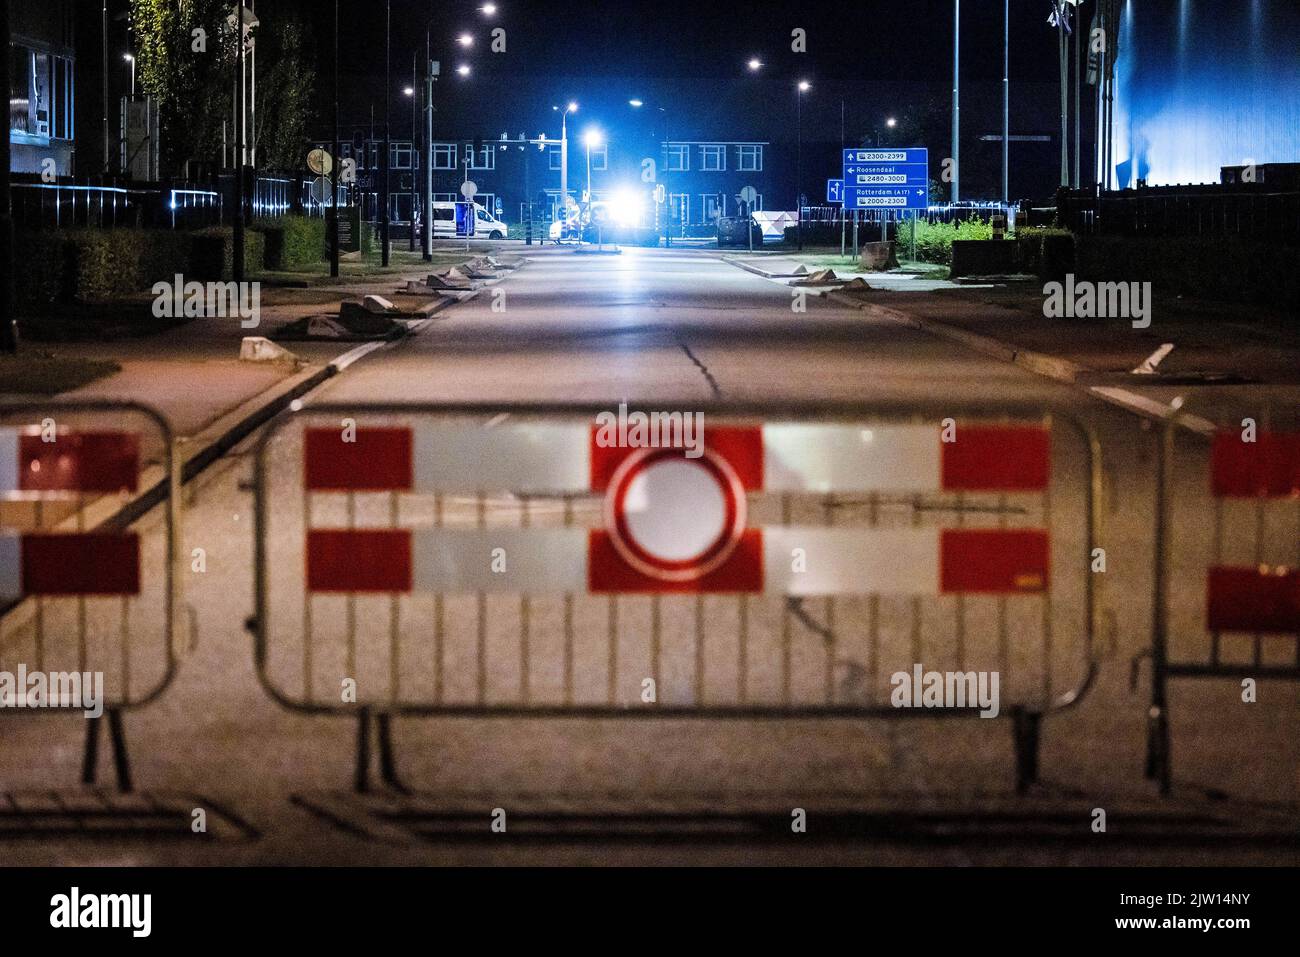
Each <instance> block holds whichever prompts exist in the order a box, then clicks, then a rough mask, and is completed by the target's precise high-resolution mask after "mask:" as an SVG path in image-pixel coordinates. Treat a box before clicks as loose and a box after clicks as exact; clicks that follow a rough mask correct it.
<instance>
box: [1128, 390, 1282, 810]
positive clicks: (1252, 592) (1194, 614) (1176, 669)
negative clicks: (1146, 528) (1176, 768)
mask: <svg viewBox="0 0 1300 957" xmlns="http://www.w3.org/2000/svg"><path fill="white" fill-rule="evenodd" d="M1224 401H1228V403H1229V404H1230V405H1231V404H1232V403H1231V402H1230V400H1224ZM1236 407H1237V408H1238V409H1239V410H1240V414H1239V415H1238V416H1236V421H1235V424H1234V425H1233V427H1231V428H1220V429H1215V428H1214V427H1213V425H1212V423H1209V422H1208V421H1206V420H1203V419H1200V418H1198V417H1195V416H1193V415H1192V414H1191V413H1190V412H1189V411H1188V410H1187V409H1183V410H1182V413H1183V414H1182V415H1181V416H1180V417H1179V418H1177V419H1175V420H1174V421H1172V422H1171V423H1170V424H1169V425H1168V426H1167V427H1166V429H1165V432H1164V436H1163V441H1162V444H1161V455H1160V465H1159V469H1158V478H1157V482H1158V485H1157V489H1158V491H1157V504H1156V567H1155V616H1154V627H1153V636H1152V648H1151V659H1152V678H1151V709H1150V712H1149V722H1148V736H1147V764H1146V776H1147V777H1148V778H1152V779H1154V780H1156V781H1157V782H1159V785H1160V790H1161V793H1168V792H1169V789H1170V782H1171V775H1172V751H1171V730H1170V724H1169V701H1168V685H1169V682H1170V681H1171V680H1172V679H1175V678H1237V679H1241V680H1243V681H1244V680H1245V679H1250V680H1252V681H1259V680H1287V681H1297V680H1300V408H1297V407H1296V406H1295V405H1294V404H1293V403H1292V404H1290V405H1289V406H1277V407H1272V404H1271V403H1267V402H1249V401H1247V402H1243V403H1238V404H1236ZM1224 421H1227V420H1226V419H1224ZM1243 690H1244V689H1243Z"/></svg>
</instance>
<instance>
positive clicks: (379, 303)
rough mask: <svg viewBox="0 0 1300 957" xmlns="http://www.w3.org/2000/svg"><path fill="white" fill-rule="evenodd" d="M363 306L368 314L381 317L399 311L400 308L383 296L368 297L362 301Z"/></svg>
mask: <svg viewBox="0 0 1300 957" xmlns="http://www.w3.org/2000/svg"><path fill="white" fill-rule="evenodd" d="M361 305H362V306H364V307H365V309H366V312H373V313H374V314H375V315H379V316H382V315H385V314H386V313H390V312H397V311H398V308H397V307H396V306H394V305H393V304H392V303H391V302H390V301H389V300H387V299H385V298H384V297H383V296H375V295H367V296H366V297H365V298H364V299H362V300H361Z"/></svg>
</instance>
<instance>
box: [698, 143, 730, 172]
mask: <svg viewBox="0 0 1300 957" xmlns="http://www.w3.org/2000/svg"><path fill="white" fill-rule="evenodd" d="M726 168H727V148H726V147H725V146H701V147H700V169H702V170H709V171H713V172H717V171H721V170H725V169H726Z"/></svg>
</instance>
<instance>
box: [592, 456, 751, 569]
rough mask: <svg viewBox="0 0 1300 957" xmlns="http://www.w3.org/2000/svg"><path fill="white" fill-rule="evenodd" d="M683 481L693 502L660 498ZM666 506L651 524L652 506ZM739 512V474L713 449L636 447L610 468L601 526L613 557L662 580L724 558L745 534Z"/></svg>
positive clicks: (713, 566) (742, 511) (742, 492)
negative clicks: (696, 452)
mask: <svg viewBox="0 0 1300 957" xmlns="http://www.w3.org/2000/svg"><path fill="white" fill-rule="evenodd" d="M701 480H703V483H701ZM683 488H685V489H686V490H687V491H688V492H690V491H691V490H694V492H695V493H696V494H693V496H692V498H693V500H692V501H670V500H666V499H664V498H663V496H664V495H665V494H666V493H673V492H676V491H681V490H682V489H683ZM654 498H659V500H658V501H654V500H652V499H654ZM665 512H666V513H667V516H666V522H664V523H660V524H656V522H655V519H656V513H658V515H661V516H662V515H663V514H664V513H665ZM745 512H746V502H745V488H744V485H743V484H742V483H741V481H740V477H739V476H738V475H737V474H736V471H735V469H733V468H732V467H731V464H730V463H729V462H727V460H726V459H724V458H723V457H722V456H720V455H718V454H717V453H716V452H714V451H712V450H711V449H705V450H704V454H703V455H702V456H700V457H699V458H694V459H692V458H687V457H686V455H685V453H684V452H683V450H681V449H639V450H638V451H636V452H634V453H632V454H631V455H629V456H628V457H627V458H626V459H624V460H623V462H622V463H621V464H620V465H619V467H618V468H617V469H616V470H615V472H614V475H613V476H612V477H611V479H610V483H609V488H608V491H607V492H606V494H605V527H606V529H608V530H609V532H610V539H611V541H612V542H613V545H614V548H615V550H616V551H617V552H618V554H619V556H620V557H621V558H622V559H623V560H624V561H625V562H627V563H628V564H629V565H630V566H632V567H633V568H634V569H636V570H637V571H639V572H641V573H642V574H644V575H650V576H652V577H654V578H659V579H662V580H664V581H692V580H694V579H697V578H702V577H704V576H705V575H707V574H708V573H709V572H711V571H713V570H714V569H716V568H717V567H718V566H719V565H721V564H722V563H723V562H725V561H726V560H727V559H728V558H729V557H730V555H731V553H732V551H734V550H735V547H736V545H737V543H738V542H739V541H740V538H741V535H742V534H743V533H744V530H745ZM683 530H686V534H685V535H684V536H679V533H680V532H682V531H683ZM665 532H667V534H668V537H669V539H670V541H668V542H665V541H664V540H663V539H664V534H665ZM675 536H678V537H681V538H684V539H685V541H680V540H671V539H674V537H675ZM701 536H703V537H701ZM692 537H695V538H699V539H700V541H699V542H698V544H697V543H693V542H691V541H690V539H691V538H692ZM683 549H684V550H685V554H678V553H679V552H682V551H683Z"/></svg>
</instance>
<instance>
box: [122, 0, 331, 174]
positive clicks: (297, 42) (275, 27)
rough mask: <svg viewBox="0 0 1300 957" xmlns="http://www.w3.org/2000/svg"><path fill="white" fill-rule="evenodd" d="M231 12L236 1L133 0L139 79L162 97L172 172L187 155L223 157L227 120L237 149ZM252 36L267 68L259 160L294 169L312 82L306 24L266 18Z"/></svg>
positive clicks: (260, 100) (164, 151)
mask: <svg viewBox="0 0 1300 957" xmlns="http://www.w3.org/2000/svg"><path fill="white" fill-rule="evenodd" d="M234 14H235V4H234V3H232V2H226V0H131V11H130V19H131V31H132V35H133V37H134V44H135V58H136V70H137V73H136V78H137V82H138V84H139V89H140V90H141V91H142V92H145V93H150V94H152V95H153V96H154V97H155V98H156V99H157V101H158V116H159V126H160V137H161V140H162V142H161V143H160V144H159V145H160V154H161V162H162V167H163V169H164V170H166V171H167V172H168V173H171V174H173V175H180V174H182V173H183V171H184V168H185V162H186V161H187V160H190V159H196V160H204V161H209V162H215V161H217V160H219V159H220V158H221V145H222V123H223V122H227V123H228V127H227V131H226V142H227V144H228V146H229V147H231V148H232V149H233V146H234V143H235V131H234V129H233V128H231V124H233V117H234V99H235V92H234V87H235V63H234V61H235V58H236V56H237V55H238V46H237V44H236V33H235V31H234V30H233V29H232V27H231V24H233V22H234ZM272 16H274V14H272ZM252 37H253V39H254V41H255V42H256V43H257V44H258V52H259V53H261V54H262V55H261V56H260V57H259V58H258V62H259V64H260V65H262V74H261V76H259V78H258V88H259V92H258V96H257V106H258V109H257V111H256V113H255V115H254V116H253V117H252V119H253V120H254V122H255V124H256V128H255V129H252V130H250V137H251V139H252V140H253V142H254V143H256V144H257V145H258V150H259V152H258V160H259V165H262V166H271V167H277V168H283V169H292V168H294V167H296V166H297V165H298V164H299V157H298V153H300V152H301V150H300V147H301V145H302V140H303V137H304V135H305V132H304V131H305V123H306V116H305V112H306V109H307V105H306V104H307V99H308V97H309V95H310V91H311V88H312V84H313V83H314V76H313V73H312V71H311V69H310V68H309V67H308V66H307V64H306V62H305V60H304V58H303V53H302V51H303V28H302V26H301V25H300V24H299V23H298V22H296V21H293V20H286V21H283V22H274V21H272V22H270V23H268V22H267V21H266V20H263V23H262V25H261V26H259V27H258V28H257V29H256V30H255V31H254V32H253V34H252ZM267 91H274V92H273V93H268V92H267Z"/></svg>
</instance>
